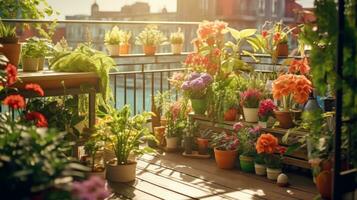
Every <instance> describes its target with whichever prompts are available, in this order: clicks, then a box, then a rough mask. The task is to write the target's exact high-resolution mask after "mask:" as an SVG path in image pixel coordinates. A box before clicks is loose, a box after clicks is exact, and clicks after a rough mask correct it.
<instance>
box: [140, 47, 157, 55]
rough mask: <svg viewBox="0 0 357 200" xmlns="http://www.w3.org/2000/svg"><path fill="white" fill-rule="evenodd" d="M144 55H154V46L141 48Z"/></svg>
mask: <svg viewBox="0 0 357 200" xmlns="http://www.w3.org/2000/svg"><path fill="white" fill-rule="evenodd" d="M143 51H144V54H145V55H147V56H153V55H155V53H156V46H153V45H144V46H143Z"/></svg>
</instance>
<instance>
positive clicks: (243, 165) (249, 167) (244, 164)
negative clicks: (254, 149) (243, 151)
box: [239, 155, 254, 172]
mask: <svg viewBox="0 0 357 200" xmlns="http://www.w3.org/2000/svg"><path fill="white" fill-rule="evenodd" d="M239 164H240V169H241V170H242V171H243V172H254V158H253V157H251V156H244V155H240V156H239Z"/></svg>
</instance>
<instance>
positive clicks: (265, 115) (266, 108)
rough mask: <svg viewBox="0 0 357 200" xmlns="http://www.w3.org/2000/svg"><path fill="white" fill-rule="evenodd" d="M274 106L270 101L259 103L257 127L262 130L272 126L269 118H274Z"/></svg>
mask: <svg viewBox="0 0 357 200" xmlns="http://www.w3.org/2000/svg"><path fill="white" fill-rule="evenodd" d="M276 108H277V107H276V105H275V104H274V102H273V101H272V100H271V99H265V100H262V101H260V103H259V111H258V116H259V121H258V125H259V126H261V127H262V128H267V127H271V126H272V120H271V118H272V117H273V116H274V110H276Z"/></svg>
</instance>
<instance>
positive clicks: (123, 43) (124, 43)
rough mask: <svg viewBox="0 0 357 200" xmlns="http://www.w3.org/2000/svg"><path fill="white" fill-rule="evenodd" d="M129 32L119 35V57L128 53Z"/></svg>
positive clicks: (122, 32)
mask: <svg viewBox="0 0 357 200" xmlns="http://www.w3.org/2000/svg"><path fill="white" fill-rule="evenodd" d="M130 39H131V32H130V31H121V34H120V45H119V55H127V54H129V52H130Z"/></svg>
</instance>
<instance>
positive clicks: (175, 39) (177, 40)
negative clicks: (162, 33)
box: [170, 28, 185, 44]
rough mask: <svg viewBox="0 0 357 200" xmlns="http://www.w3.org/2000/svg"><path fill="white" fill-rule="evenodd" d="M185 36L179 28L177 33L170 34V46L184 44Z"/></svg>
mask: <svg viewBox="0 0 357 200" xmlns="http://www.w3.org/2000/svg"><path fill="white" fill-rule="evenodd" d="M184 39H185V35H184V34H183V32H182V31H181V28H178V30H177V32H173V33H171V34H170V42H171V44H182V43H183V42H184Z"/></svg>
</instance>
